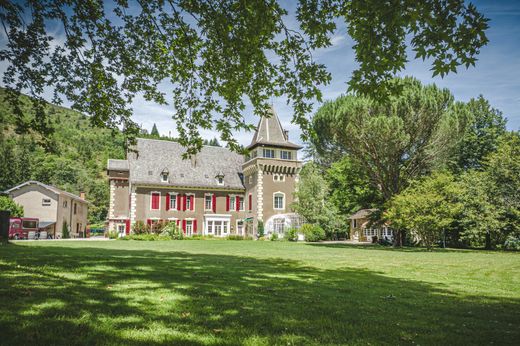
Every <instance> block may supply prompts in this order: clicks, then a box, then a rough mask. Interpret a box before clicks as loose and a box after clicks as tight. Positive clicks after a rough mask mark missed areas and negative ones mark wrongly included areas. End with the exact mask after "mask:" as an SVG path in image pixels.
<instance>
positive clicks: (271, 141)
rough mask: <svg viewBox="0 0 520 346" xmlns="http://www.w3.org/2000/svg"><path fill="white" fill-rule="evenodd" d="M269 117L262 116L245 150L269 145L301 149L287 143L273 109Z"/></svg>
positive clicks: (296, 145)
mask: <svg viewBox="0 0 520 346" xmlns="http://www.w3.org/2000/svg"><path fill="white" fill-rule="evenodd" d="M269 113H270V117H265V116H262V117H261V118H260V121H259V122H258V126H257V127H256V131H255V134H254V136H253V140H252V141H251V144H249V145H248V146H247V149H252V148H254V147H257V146H259V145H271V146H277V147H283V148H291V149H301V148H302V147H301V146H299V145H298V144H294V143H292V142H289V140H288V138H287V137H286V135H285V133H284V130H283V128H282V124H281V123H280V119H278V116H277V115H276V112H275V111H274V109H273V108H271V109H269Z"/></svg>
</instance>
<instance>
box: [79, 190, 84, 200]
mask: <svg viewBox="0 0 520 346" xmlns="http://www.w3.org/2000/svg"><path fill="white" fill-rule="evenodd" d="M79 198H81V199H85V192H84V191H81V192H80V193H79Z"/></svg>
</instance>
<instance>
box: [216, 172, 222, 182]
mask: <svg viewBox="0 0 520 346" xmlns="http://www.w3.org/2000/svg"><path fill="white" fill-rule="evenodd" d="M215 178H216V179H217V184H218V185H224V173H222V172H219V173H218V174H217V175H216V176H215Z"/></svg>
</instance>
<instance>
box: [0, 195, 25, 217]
mask: <svg viewBox="0 0 520 346" xmlns="http://www.w3.org/2000/svg"><path fill="white" fill-rule="evenodd" d="M0 210H8V211H9V213H10V214H11V217H22V216H23V207H22V206H21V205H19V204H17V203H16V202H15V201H13V200H12V199H11V198H9V197H7V196H0Z"/></svg>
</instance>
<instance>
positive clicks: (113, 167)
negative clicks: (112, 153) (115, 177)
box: [107, 159, 130, 171]
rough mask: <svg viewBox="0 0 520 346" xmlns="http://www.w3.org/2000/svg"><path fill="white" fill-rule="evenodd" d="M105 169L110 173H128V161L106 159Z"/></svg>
mask: <svg viewBox="0 0 520 346" xmlns="http://www.w3.org/2000/svg"><path fill="white" fill-rule="evenodd" d="M107 169H108V170H110V171H128V170H129V169H130V168H129V166H128V160H116V159H108V164H107Z"/></svg>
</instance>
